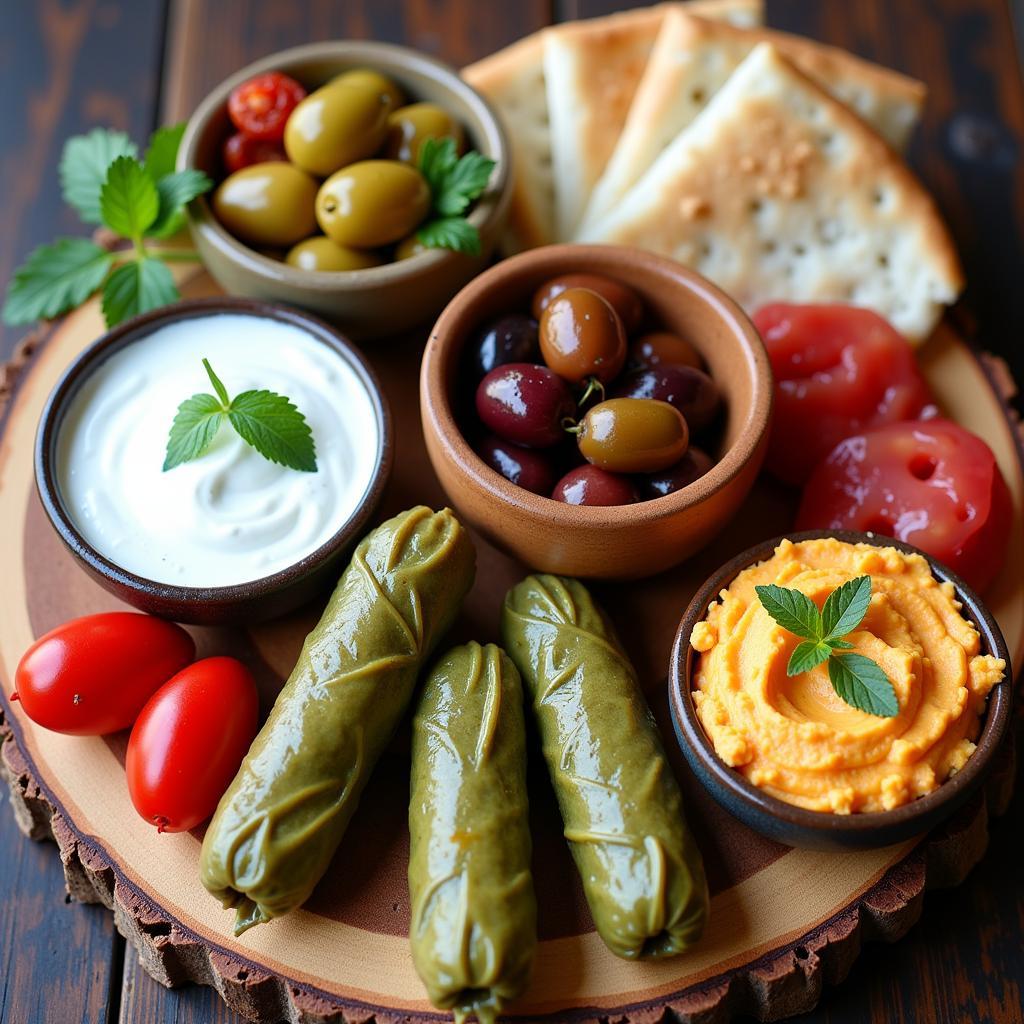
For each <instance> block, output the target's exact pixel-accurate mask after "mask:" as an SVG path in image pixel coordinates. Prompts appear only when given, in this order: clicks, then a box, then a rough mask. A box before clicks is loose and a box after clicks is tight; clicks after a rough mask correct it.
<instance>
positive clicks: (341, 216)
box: [316, 160, 430, 249]
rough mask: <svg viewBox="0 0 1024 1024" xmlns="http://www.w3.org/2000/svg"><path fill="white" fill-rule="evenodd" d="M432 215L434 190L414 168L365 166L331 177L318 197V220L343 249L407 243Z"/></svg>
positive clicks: (370, 162) (366, 163)
mask: <svg viewBox="0 0 1024 1024" xmlns="http://www.w3.org/2000/svg"><path fill="white" fill-rule="evenodd" d="M429 209H430V188H429V187H428V185H427V183H426V181H425V180H424V178H423V175H422V174H420V172H419V171H417V170H416V169H415V168H414V167H410V166H409V165H408V164H403V163H400V162H399V161H397V160H363V161H361V162H360V163H356V164H352V165H351V166H350V167H345V168H343V169H342V170H340V171H338V172H337V173H336V174H332V175H331V176H330V177H329V178H328V179H327V180H326V181H325V182H324V183H323V184H322V185H321V186H320V191H319V192H318V193H317V197H316V219H317V221H318V222H319V223H320V228H321V230H322V231H323V232H324V234H325V235H327V237H328V238H330V239H332V240H333V241H335V242H337V243H338V245H348V246H352V247H354V248H356V249H374V248H376V247H377V246H379V245H389V244H390V243H391V242H397V241H398V240H399V239H400V238H404V237H405V236H406V235H407V234H409V232H411V231H412V229H413V228H415V227H416V225H417V224H419V223H420V222H421V221H422V220H423V218H424V217H425V216H426V215H427V211H428V210H429Z"/></svg>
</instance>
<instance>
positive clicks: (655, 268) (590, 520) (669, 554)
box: [420, 245, 772, 579]
mask: <svg viewBox="0 0 1024 1024" xmlns="http://www.w3.org/2000/svg"><path fill="white" fill-rule="evenodd" d="M576 271H579V272H587V273H596V274H604V275H606V276H608V277H612V278H616V279H618V280H620V281H622V282H624V283H625V284H628V285H630V286H631V287H633V288H634V289H636V291H638V292H639V293H640V295H641V296H642V297H643V299H644V301H645V303H646V305H647V309H648V312H649V314H650V316H651V318H652V320H653V321H656V322H659V323H660V324H662V325H663V326H664V329H665V330H670V331H674V332H676V333H678V334H680V335H682V336H683V337H686V338H689V339H690V340H691V341H692V342H693V344H694V345H695V346H696V347H697V348H698V349H699V350H700V352H701V355H702V356H703V357H704V359H705V361H706V362H707V365H708V367H709V369H710V372H711V375H712V376H713V377H714V379H715V382H716V383H717V384H718V387H719V388H720V389H721V391H722V394H723V396H724V399H725V404H726V407H727V414H726V416H725V420H724V426H723V439H722V443H721V447H720V452H719V455H720V460H719V461H718V463H717V464H716V465H715V466H714V467H713V468H712V469H711V470H709V471H708V473H706V474H705V475H704V476H703V477H701V478H700V479H699V480H697V481H695V482H694V483H692V484H690V485H689V486H688V487H685V488H683V489H682V490H679V491H677V492H675V493H674V494H670V495H667V496H665V497H662V498H656V499H654V500H652V501H645V502H639V503H637V504H634V505H621V506H614V507H606V508H597V507H582V506H577V505H567V504H564V503H563V502H559V501H554V500H552V499H551V498H546V497H541V496H539V495H536V494H532V493H531V492H529V491H526V490H523V489H522V488H520V487H517V486H515V485H514V484H512V483H510V482H509V481H507V480H506V479H505V478H504V477H502V476H501V475H500V474H498V473H496V472H495V471H494V470H492V469H491V468H490V467H489V466H487V465H486V464H485V463H484V462H483V460H482V459H480V458H479V456H477V455H476V453H475V452H474V451H473V450H472V448H471V447H470V445H469V443H468V442H467V441H466V438H465V437H464V436H463V433H462V430H461V429H460V426H459V423H458V422H457V421H456V411H455V408H454V404H453V398H454V397H455V394H454V392H455V389H456V382H457V379H458V375H459V367H460V358H461V356H462V352H463V349H464V348H465V346H466V344H467V342H468V341H469V340H470V339H471V338H473V336H474V335H475V334H476V332H477V331H478V330H479V329H480V328H481V327H482V326H483V325H484V324H485V323H486V322H487V321H489V320H491V319H492V318H494V317H496V316H500V315H502V314H505V313H512V312H516V311H518V310H522V309H526V308H528V307H529V300H530V296H531V295H532V293H533V292H534V290H535V289H536V288H537V287H538V286H540V285H541V284H543V282H545V281H547V280H548V279H549V278H552V277H556V276H557V275H559V274H565V273H569V272H576ZM771 405H772V375H771V368H770V366H769V363H768V358H767V356H766V354H765V350H764V346H763V345H762V344H761V339H760V338H759V337H758V335H757V332H756V331H755V330H754V327H753V325H752V324H751V323H750V321H749V320H748V319H747V317H746V316H745V315H744V314H743V312H742V311H741V310H740V309H739V307H738V306H737V305H736V304H735V303H734V302H733V301H732V300H731V299H729V298H728V297H727V296H726V295H724V294H723V293H722V292H721V291H719V290H718V289H717V288H716V287H715V286H714V285H712V284H710V283H709V282H708V281H706V280H705V279H704V278H702V277H701V276H700V275H699V274H696V273H694V272H693V271H691V270H687V269H686V268H684V267H682V266H680V265H679V264H678V263H675V262H673V261H672V260H668V259H665V258H664V257H661V256H655V255H653V254H651V253H648V252H642V251H641V250H639V249H628V248H623V247H620V246H590V245H587V246H583V245H556V246H549V247H546V248H543V249H534V250H531V251H529V252H525V253H521V254H520V255H518V256H514V257H513V258H512V259H508V260H505V261H504V262H502V263H499V264H498V265H497V266H495V267H492V268H491V269H490V270H488V271H487V272H486V273H484V274H481V275H480V277H478V278H476V280H474V281H473V282H471V283H470V284H469V285H467V286H466V287H465V288H464V289H463V290H462V291H461V292H459V294H458V295H457V296H456V297H455V298H454V299H453V300H452V302H451V303H450V304H449V306H448V308H447V309H445V311H444V312H443V313H442V314H441V318H440V319H439V320H438V321H437V324H436V325H435V326H434V329H433V331H432V332H431V335H430V340H429V341H428V343H427V347H426V350H425V352H424V356H423V365H422V368H421V373H420V409H421V413H422V419H423V433H424V436H425V438H426V443H427V451H428V452H429V453H430V460H431V462H432V463H433V465H434V469H435V471H436V472H437V475H438V476H439V477H440V479H441V483H442V484H443V485H444V489H445V491H446V492H447V494H448V498H449V500H450V501H451V503H452V505H453V506H454V507H455V508H456V509H457V510H458V512H459V514H460V515H461V516H462V517H463V518H464V519H465V520H466V521H467V522H469V523H470V524H472V525H473V526H474V527H475V528H476V529H477V530H479V531H480V532H481V533H482V534H483V535H484V536H485V537H487V539H488V540H489V541H491V542H492V543H493V544H495V545H497V546H498V547H501V548H503V549H504V550H505V551H507V552H509V553H510V554H512V555H514V556H515V557H516V558H518V559H519V560H520V561H522V562H525V563H526V564H527V565H529V566H532V567H533V568H534V569H539V570H541V571H544V572H555V573H562V574H565V575H569V576H582V577H591V578H602V579H625V578H631V577H641V576H649V575H651V574H653V573H656V572H660V571H661V570H663V569H667V568H669V567H670V566H672V565H675V564H677V563H678V562H680V561H682V560H683V559H684V558H686V557H687V556H688V555H691V554H693V553H694V552H695V551H697V550H699V549H700V548H702V547H703V546H704V545H705V544H707V543H708V541H709V540H710V539H711V538H712V537H713V536H714V535H715V534H716V533H718V531H719V530H721V529H722V527H723V526H724V525H725V524H726V523H727V522H728V521H729V519H730V518H731V517H732V515H733V514H734V513H735V512H736V510H737V509H738V508H739V506H740V503H741V502H742V501H743V499H744V498H745V497H746V495H747V493H748V492H749V490H750V488H751V486H752V485H753V483H754V478H755V477H756V476H757V472H758V470H759V469H760V468H761V463H762V461H763V460H764V454H765V445H766V443H767V436H768V435H767V430H768V423H769V418H770V415H771Z"/></svg>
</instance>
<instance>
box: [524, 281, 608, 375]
mask: <svg viewBox="0 0 1024 1024" xmlns="http://www.w3.org/2000/svg"><path fill="white" fill-rule="evenodd" d="M540 351H541V355H542V356H543V357H544V362H545V363H547V365H548V366H550V367H551V369H552V370H554V371H555V373H557V374H558V375H559V376H560V377H563V378H564V379H565V380H567V381H571V382H572V383H574V384H578V383H580V382H581V381H584V380H586V379H587V378H588V377H596V378H597V379H598V380H599V381H601V382H602V383H608V381H610V380H612V379H613V378H615V377H616V376H618V374H619V371H620V370H621V369H622V366H623V363H625V361H626V331H625V329H624V327H623V326H622V320H621V318H620V317H619V314H618V313H616V312H615V309H614V307H613V306H612V304H611V303H610V302H609V301H608V300H607V299H605V298H604V297H603V296H601V295H599V294H598V293H597V292H595V291H593V290H591V289H590V288H568V289H566V290H565V291H564V292H562V293H561V294H560V295H557V296H555V297H554V298H553V299H552V300H551V302H549V303H548V304H547V305H546V306H545V307H544V312H543V313H541V316H540Z"/></svg>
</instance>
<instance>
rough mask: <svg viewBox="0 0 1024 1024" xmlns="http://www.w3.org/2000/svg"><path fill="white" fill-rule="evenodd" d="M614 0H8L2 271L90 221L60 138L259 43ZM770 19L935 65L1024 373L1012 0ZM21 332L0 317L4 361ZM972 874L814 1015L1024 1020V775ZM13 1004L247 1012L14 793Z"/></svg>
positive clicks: (152, 113)
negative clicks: (75, 211)
mask: <svg viewBox="0 0 1024 1024" xmlns="http://www.w3.org/2000/svg"><path fill="white" fill-rule="evenodd" d="M624 6H630V4H628V3H619V2H615V0H553V2H547V0H517V2H515V3H501V4H499V3H474V2H472V0H347V2H344V3H342V2H339V0H288V2H282V0H34V2H33V3H25V2H23V0H0V11H2V31H0V118H2V121H0V123H2V125H3V128H2V130H0V186H2V187H0V217H2V221H0V222H2V223H3V225H4V231H3V233H2V234H0V282H4V281H6V279H7V278H8V277H9V276H10V273H11V272H12V270H13V268H14V267H15V266H16V265H17V264H18V263H20V262H21V260H23V259H24V257H25V256H26V255H27V254H28V252H29V251H30V250H31V249H32V248H33V247H34V246H35V245H37V244H40V243H42V242H46V241H50V240H51V239H52V238H53V237H55V236H56V235H58V234H74V233H77V232H78V231H79V227H78V225H77V223H76V221H75V219H74V217H73V215H72V214H71V213H70V212H69V211H67V210H66V209H65V208H64V207H63V206H62V205H61V203H60V200H59V193H58V188H57V172H56V168H57V160H58V158H59V153H60V147H61V145H62V143H63V140H64V138H66V137H67V136H68V135H69V134H73V133H75V132H77V131H82V130H85V129H87V128H88V127H91V126H93V125H96V124H106V125H112V126H115V127H119V128H124V129H126V130H128V131H129V132H131V133H132V134H133V135H134V136H136V137H137V138H141V137H142V136H144V135H145V134H146V133H147V132H148V131H149V130H150V129H151V128H152V127H153V126H154V125H155V124H157V123H159V122H160V120H161V119H165V118H177V117H185V116H187V114H188V113H189V111H190V110H191V109H192V107H193V106H194V105H195V103H196V101H197V100H198V99H199V98H200V97H201V96H202V95H203V93H204V92H205V90H206V89H207V88H209V86H210V85H212V84H214V83H215V82H216V81H218V80H220V79H221V78H222V77H223V76H224V75H226V74H227V73H229V72H230V71H233V70H235V69H236V68H237V67H239V66H241V65H242V64H244V63H246V62H247V61H249V60H252V59H254V58H256V57H258V56H261V55H263V54H266V53H270V52H273V51H274V50H277V49H281V48H282V47H285V46H288V45H292V44H295V43H300V42H306V41H310V40H314V39H323V38H334V37H343V36H352V37H370V36H373V37H376V38H381V39H390V40H394V41H401V42H406V43H409V44H411V45H414V46H418V47H421V48H423V49H425V50H428V51H430V52H433V53H437V54H440V55H442V56H444V57H446V58H447V59H449V60H451V61H453V62H454V63H457V64H458V63H463V62H466V61H469V60H472V59H474V58H476V57H479V56H482V55H484V54H486V53H488V52H490V51H492V50H494V49H495V48H497V47H499V46H502V45H504V44H505V43H507V42H509V41H511V40H513V39H515V38H517V37H518V36H520V35H522V34H524V33H526V32H529V31H532V30H533V29H535V28H537V27H539V26H541V25H543V24H545V23H547V22H549V21H551V20H564V19H567V18H573V17H583V16H588V15H593V14H600V13H604V12H606V11H608V10H613V9H618V8H621V7H624ZM1017 7H1018V12H1019V9H1020V5H1019V4H1018V5H1017ZM768 10H769V22H770V23H771V24H772V25H773V26H775V27H779V28H784V29H788V30H793V31H799V32H803V33H805V34H807V35H811V36H814V37H816V38H818V39H821V40H824V41H827V42H830V43H835V44H838V45H842V46H846V47H847V48H849V49H851V50H853V51H855V52H857V53H860V54H862V55H864V56H867V57H871V58H875V59H877V60H879V61H881V62H883V63H886V64H889V65H891V66H893V67H896V68H899V69H901V70H903V71H906V72H908V73H910V74H913V75H916V76H918V77H920V78H922V79H924V80H925V81H926V82H927V83H928V84H929V87H930V92H931V95H930V100H929V104H928V108H927V112H926V118H925V122H924V124H923V125H922V128H921V129H920V130H919V133H918V135H917V137H916V139H915V141H914V144H913V147H912V150H911V160H912V162H913V164H914V166H915V168H916V169H917V171H918V173H920V174H921V176H922V178H923V179H924V181H925V182H926V184H927V185H928V186H929V187H930V188H931V189H932V191H933V192H934V193H935V195H936V197H937V199H938V201H939V204H940V206H941V207H942V208H943V210H944V212H945V214H946V215H947V217H948V218H949V221H950V224H951V227H952V229H953V232H954V234H955V236H956V238H957V241H958V243H959V246H960V249H961V252H962V254H963V258H964V261H965V265H966V268H967V274H968V280H969V290H968V297H967V299H968V301H967V303H966V308H967V309H969V310H970V314H971V315H972V316H973V317H974V318H976V323H977V336H978V339H979V341H980V343H981V344H982V345H983V347H985V348H987V349H990V350H994V351H996V352H999V353H1001V354H1002V355H1004V356H1005V357H1006V358H1007V360H1008V361H1009V363H1010V365H1011V367H1012V368H1013V370H1014V373H1015V376H1016V377H1017V379H1018V380H1024V345H1022V343H1021V339H1022V337H1024V288H1022V287H1021V284H1020V280H1019V278H1020V273H1021V268H1022V267H1024V160H1022V159H1021V147H1022V146H1024V92H1022V89H1021V77H1020V65H1019V61H1018V56H1017V51H1016V49H1015V42H1014V35H1013V24H1012V20H1011V9H1010V5H1009V4H1008V3H1007V0H899V2H898V3H896V2H894V0H857V2H856V3H853V2H849V0H768ZM18 334H19V332H15V331H12V330H10V329H6V330H3V331H2V332H0V358H7V357H8V355H9V353H10V351H11V350H12V348H13V346H14V344H15V342H16V340H17V337H18ZM1021 790H1022V787H1021V786H1020V785H1019V784H1018V787H1017V794H1018V795H1017V798H1016V804H1015V807H1014V808H1013V809H1012V810H1011V812H1010V814H1009V815H1008V816H1007V817H1006V818H1004V819H1002V821H1000V822H997V823H996V824H995V826H994V828H993V840H992V844H991V849H990V852H989V854H988V856H987V857H986V859H985V861H984V862H983V863H982V865H981V867H980V868H978V869H977V870H976V871H975V872H974V874H973V875H972V876H971V878H970V879H968V881H967V882H966V883H965V884H964V885H963V886H962V887H960V888H959V889H956V890H953V891H951V892H948V893H943V894H939V895H936V896H931V897H929V899H928V901H927V902H926V906H925V910H924V915H923V918H922V920H921V923H920V924H919V925H918V926H917V927H916V928H915V929H914V931H913V932H912V933H911V934H910V935H909V936H907V937H906V938H905V939H903V940H902V941H901V942H900V943H898V944H897V945H895V946H892V947H888V946H874V947H869V948H868V949H867V950H865V952H864V953H863V954H862V956H861V958H860V960H859V961H858V963H857V965H856V967H855V968H854V970H853V972H852V973H851V975H850V977H849V978H848V980H847V981H846V982H845V983H844V984H842V985H841V986H839V987H838V988H836V989H835V990H834V991H832V992H829V993H827V994H826V996H825V997H824V1000H823V1004H822V1007H821V1008H820V1009H819V1010H818V1011H816V1012H815V1013H814V1014H810V1015H807V1016H806V1017H804V1018H799V1019H800V1020H803V1021H829V1022H836V1024H838V1022H843V1024H845V1022H851V1024H852V1022H854V1021H857V1022H862V1021H868V1020H870V1021H875V1022H879V1024H881V1022H896V1021H904V1020H905V1021H936V1022H947V1021H948V1022H960V1021H976V1022H987V1021H992V1022H999V1024H1003V1022H1006V1024H1015V1022H1024V1010H1022V1002H1024V993H1022V989H1024V944H1022V942H1021V935H1022V933H1024V872H1022V871H1021V870H1020V866H1019V865H1020V859H1021V858H1020V848H1019V843H1018V842H1016V838H1017V832H1018V831H1019V828H1018V825H1019V815H1020V814H1021V813H1022V812H1024V794H1022V792H1021ZM0 850H2V854H0V900H2V907H0V1021H3V1022H11V1024H37V1022H40V1024H41V1022H50V1021H54V1022H57V1021H59V1022H61V1024H64V1022H74V1021H83V1022H90V1024H99V1022H104V1021H106V1022H108V1024H110V1022H113V1021H120V1022H123V1024H128V1022H131V1024H135V1022H146V1024H150V1022H152V1024H164V1022H171V1021H175V1022H180V1024H200V1022H217V1024H221V1022H229V1021H230V1022H232V1024H235V1022H236V1021H239V1020H240V1018H237V1017H235V1016H234V1015H232V1014H231V1013H230V1012H229V1011H227V1010H226V1009H225V1008H224V1007H223V1005H222V1004H220V1002H219V1000H218V998H217V997H216V995H215V994H214V993H213V992H212V991H211V990H208V989H199V988H190V989H186V990H184V991H182V992H179V993H175V992H168V991H166V990H164V989H162V988H160V987H159V986H158V985H156V983H154V982H153V981H151V980H150V979H149V977H148V976H147V975H146V974H145V973H144V972H143V971H142V970H141V968H140V967H139V965H138V962H137V960H136V959H135V955H134V953H133V952H131V951H129V952H128V953H127V954H126V953H125V949H124V943H123V940H121V939H120V937H119V936H117V935H116V933H115V932H114V929H113V925H112V923H111V919H110V916H109V914H107V912H106V911H104V910H102V909H100V908H94V907H75V908H73V909H68V908H67V907H65V905H64V902H65V900H64V896H63V892H62V887H61V884H60V881H61V872H60V865H59V862H58V861H57V858H56V857H55V855H54V852H53V849H52V848H49V847H40V846H36V845H34V844H31V843H27V842H26V841H25V840H24V839H23V838H22V837H21V835H20V834H19V833H18V831H17V829H16V826H15V825H14V822H13V819H12V817H11V815H10V813H9V812H8V810H7V808H0Z"/></svg>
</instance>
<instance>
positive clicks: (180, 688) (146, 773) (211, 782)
mask: <svg viewBox="0 0 1024 1024" xmlns="http://www.w3.org/2000/svg"><path fill="white" fill-rule="evenodd" d="M258 722H259V697H258V695H257V693H256V683H255V682H254V681H253V678H252V674H251V673H250V672H249V670H248V669H247V668H246V667H245V666H244V665H243V664H242V663H241V662H240V661H236V660H235V659H234V658H224V657H219V658H204V659H203V660H202V661H197V662H195V664H193V665H189V666H188V668H185V669H182V671H181V672H179V673H178V674H177V675H176V676H174V678H173V679H170V680H168V681H167V682H166V683H165V684H164V685H163V686H161V687H160V689H159V690H157V692H156V693H155V694H153V696H152V697H151V698H150V700H149V701H148V703H147V704H146V706H145V707H144V708H143V709H142V713H141V714H140V715H139V717H138V721H136V723H135V728H133V729H132V734H131V736H130V737H129V739H128V753H127V756H126V758H125V765H124V768H125V775H126V777H127V779H128V792H129V794H130V795H131V798H132V803H133V804H134V805H135V809H136V810H137V811H138V812H139V814H140V815H141V816H142V817H143V818H145V819H146V821H148V822H150V824H152V825H155V826H156V827H157V829H158V830H159V831H160V832H187V831H188V830H189V829H192V828H195V827H196V826H197V825H201V824H202V823H203V822H204V821H206V819H207V818H209V817H210V815H211V814H213V812H214V811H215V810H216V809H217V804H218V802H219V801H220V798H221V797H222V796H223V795H224V791H225V790H226V789H227V788H228V786H229V785H230V784H231V780H232V779H233V778H234V777H235V773H236V772H237V771H238V766H239V765H240V764H241V763H242V758H243V757H245V755H246V752H247V751H248V749H249V747H250V745H251V744H252V741H253V738H254V737H255V736H256V728H257V725H258Z"/></svg>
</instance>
